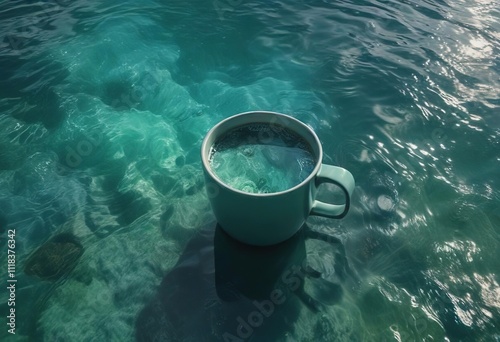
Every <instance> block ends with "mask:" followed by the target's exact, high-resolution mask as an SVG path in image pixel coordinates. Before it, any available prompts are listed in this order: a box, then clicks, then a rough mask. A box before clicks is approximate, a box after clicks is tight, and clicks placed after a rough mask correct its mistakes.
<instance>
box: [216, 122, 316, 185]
mask: <svg viewBox="0 0 500 342" xmlns="http://www.w3.org/2000/svg"><path fill="white" fill-rule="evenodd" d="M209 163H210V167H211V168H212V171H213V172H214V173H215V174H216V176H217V177H218V178H219V179H220V180H221V181H222V182H224V183H225V184H227V185H229V186H230V187H232V188H233V189H237V190H241V191H244V192H249V193H261V194H262V193H273V192H280V191H285V190H288V189H291V188H293V187H294V186H296V185H298V184H300V183H301V182H302V181H304V180H305V179H306V178H307V177H308V176H309V175H310V174H311V173H312V171H313V170H314V167H315V166H316V164H317V158H316V159H315V158H314V154H313V151H312V148H311V146H309V144H308V143H307V142H306V141H305V140H304V139H303V138H302V137H300V136H299V135H298V134H297V133H295V132H294V131H292V130H290V129H287V128H285V127H284V126H279V125H273V126H270V125H264V126H263V125H262V124H249V125H245V126H241V127H237V128H234V129H232V130H230V131H228V132H227V133H225V134H224V135H223V136H222V137H221V138H219V139H217V141H216V142H215V143H214V145H213V146H212V148H211V151H210V157H209Z"/></svg>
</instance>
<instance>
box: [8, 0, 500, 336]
mask: <svg viewBox="0 0 500 342" xmlns="http://www.w3.org/2000/svg"><path fill="white" fill-rule="evenodd" d="M499 23H500V11H499V4H498V1H495V0H491V1H489V0H481V1H478V0H459V1H453V2H452V1H443V0H439V1H430V0H416V1H378V0H377V1H376V0H370V1H349V0H348V1H336V2H325V1H315V0H314V1H306V2H280V1H278V2H276V1H274V2H268V1H254V2H244V1H238V0H235V1H225V0H215V1H209V2H202V1H191V2H186V1H170V2H162V1H146V0H144V1H134V2H132V1H125V2H123V1H121V2H117V1H107V2H94V1H88V0H77V1H74V2H69V1H55V0H54V1H43V2H33V1H16V0H14V1H5V0H4V1H0V37H1V39H0V76H1V77H0V233H1V238H0V264H1V265H3V266H2V267H3V270H4V271H2V272H1V273H0V274H1V278H0V282H2V285H1V286H0V288H1V289H2V290H0V313H1V315H2V317H4V320H5V321H4V322H9V320H10V319H8V318H7V316H8V315H9V314H10V309H11V308H13V307H12V306H9V303H12V300H11V293H12V292H11V291H10V290H9V289H7V287H8V286H9V284H10V283H9V282H8V280H13V279H15V280H16V281H17V282H16V287H15V334H12V333H10V332H9V331H8V330H9V329H10V327H9V325H7V324H5V323H4V324H3V327H2V328H1V329H0V340H2V341H134V340H136V341H150V340H155V338H156V340H164V341H204V340H205V341H224V339H225V340H231V339H232V338H233V337H234V338H235V339H238V338H239V339H241V340H244V341H258V342H267V341H300V342H303V341H304V342H305V341H423V340H427V341H431V340H434V341H443V340H449V341H498V340H499V338H500V335H499V333H498V331H499V327H500V319H499V317H500V301H499V298H500V279H499V273H500V272H499V267H498V260H499V259H500V254H499V253H500V252H499V251H500V216H499V210H498V209H499V208H500V192H499V190H498V189H499V188H500V178H499V177H498V175H499V169H500V168H499V163H500V146H499V135H500V118H499V113H500V110H499V106H500V97H499V91H498V89H500V64H499V63H500V60H499V58H498V56H500V24H499ZM251 110H269V111H276V112H281V113H285V114H289V115H291V116H293V117H295V118H297V119H299V120H301V121H303V122H304V123H306V124H307V125H309V126H310V127H311V128H312V129H313V130H314V131H315V132H316V133H317V135H318V136H319V138H320V140H321V142H322V145H323V150H324V160H323V162H325V163H327V164H332V165H338V166H341V167H344V168H346V169H348V170H349V171H350V172H351V173H352V174H353V175H354V178H355V179H356V188H355V190H354V194H353V198H352V202H351V208H350V211H349V214H348V215H347V216H346V217H345V218H343V219H341V220H331V219H323V218H315V217H311V218H309V219H308V221H307V225H308V229H310V230H312V231H314V232H321V233H323V234H327V235H329V236H332V237H331V238H328V239H326V238H325V239H320V238H305V237H302V235H301V236H298V237H297V240H293V241H291V242H290V243H289V244H286V245H284V246H281V247H280V248H279V249H275V250H265V251H264V250H263V251H259V252H256V251H254V250H246V249H245V248H243V247H241V246H239V245H234V244H232V243H231V242H228V241H226V240H225V239H224V238H221V237H220V236H218V235H217V234H216V233H214V231H215V222H214V217H213V214H212V212H211V209H210V205H209V200H208V198H207V194H206V191H205V187H204V181H203V174H202V167H201V161H200V151H199V150H200V145H201V142H202V139H203V137H204V136H205V134H206V132H208V130H209V129H210V128H211V127H212V126H213V125H215V124H216V123H218V122H219V121H221V120H222V119H224V118H227V117H229V116H231V115H233V114H237V113H240V112H246V111H251ZM325 187H326V186H325ZM328 190H329V189H320V191H319V198H320V199H321V200H325V201H334V198H333V199H332V198H329V195H328V194H329V193H330V192H329V191H328ZM13 231H15V236H14V234H12V232H13ZM9 233H10V234H9ZM60 234H63V235H60ZM64 234H66V235H64ZM68 234H69V235H68ZM214 234H215V238H214ZM304 234H305V230H304ZM9 235H10V236H9ZM313 235H314V234H313ZM65 236H66V237H67V236H72V238H71V239H68V240H64V239H62V237H65ZM74 239H76V240H77V241H78V243H79V244H80V245H81V246H82V247H83V252H82V253H81V254H80V253H76V252H74V251H73V252H71V251H72V248H73V249H74V248H76V247H75V246H78V244H73V245H72V244H71V241H74ZM11 240H13V241H15V246H14V245H13V244H12V242H11ZM324 240H327V241H324ZM54 241H55V242H59V245H57V243H56V244H55V245H56V246H58V247H57V248H51V249H49V250H48V251H47V250H42V252H38V253H35V252H36V251H37V249H38V248H39V247H40V246H42V245H44V244H46V243H48V244H49V246H53V247H54V246H55V245H54V243H55V242H54ZM68 241H69V242H68ZM45 246H47V245H45ZM11 247H13V248H11ZM9 250H14V251H15V261H16V264H15V271H14V272H12V274H13V275H14V277H12V278H10V277H9V274H10V273H9V272H10V271H13V269H12V268H11V269H8V265H9V264H8V260H12V258H9V257H8V253H9V252H8V251H9ZM51 252H52V253H51ZM69 252H71V253H70V255H68V253H69ZM30 256H31V257H32V258H33V257H36V256H38V259H36V258H35V259H36V260H32V259H30ZM40 256H43V258H42V257H40ZM75 259H77V260H76V261H75ZM58 265H59V266H60V267H59V269H63V270H65V272H63V273H61V274H59V273H54V272H55V271H54V269H58V267H57V266H58ZM48 266H50V267H48ZM26 267H28V272H26V271H25V268H26ZM33 272H40V273H41V274H42V275H43V274H45V275H46V276H47V277H46V279H43V278H42V279H40V278H39V277H37V276H35V275H36V273H33ZM44 272H45V273H44ZM47 272H49V273H51V276H48V275H47V274H46V273H47ZM34 274H35V275H34ZM54 278H57V279H54ZM275 290H280V291H281V292H279V291H278V292H276V291H275ZM273 291H274V292H273ZM273 299H274V300H275V301H274V302H273ZM266 300H271V302H272V303H273V305H274V306H275V307H274V308H273V312H272V314H271V313H269V312H268V311H269V310H270V309H269V307H270V306H269V305H267V306H265V308H267V310H268V311H266V310H264V311H262V310H260V311H259V309H258V308H257V306H255V304H254V303H253V302H254V301H257V302H258V304H257V305H258V306H259V307H261V306H262V305H265V304H262V303H267V304H268V302H265V301H266ZM278 303H279V304H278ZM255 310H257V311H256V312H257V313H254V311H255ZM264 313H265V314H264ZM267 313H269V315H267ZM259 315H260V316H259ZM238 317H240V318H241V320H238ZM241 322H244V323H241ZM249 322H250V323H252V324H253V325H250V323H249ZM246 325H248V327H249V328H251V330H252V331H251V332H250V329H249V328H247V329H246V330H245V327H246ZM238 329H239V330H238ZM238 332H239V333H240V334H238ZM230 335H231V336H233V337H231V336H230Z"/></svg>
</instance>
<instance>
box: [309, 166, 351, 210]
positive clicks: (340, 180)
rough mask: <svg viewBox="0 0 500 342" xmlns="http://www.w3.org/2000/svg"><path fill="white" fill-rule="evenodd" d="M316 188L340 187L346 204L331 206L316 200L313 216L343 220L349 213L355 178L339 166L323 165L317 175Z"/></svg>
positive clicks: (313, 206)
mask: <svg viewBox="0 0 500 342" xmlns="http://www.w3.org/2000/svg"><path fill="white" fill-rule="evenodd" d="M315 182H316V187H318V186H320V185H321V184H323V183H332V184H335V185H337V186H339V187H340V188H341V189H342V191H344V195H345V204H341V205H338V204H329V203H325V202H321V201H318V200H314V202H313V205H312V208H311V215H317V216H324V217H330V218H342V217H344V216H345V215H346V214H347V212H348V211H349V206H350V204H351V195H352V192H353V190H354V184H355V183H354V177H353V176H352V174H351V173H350V172H349V171H347V170H346V169H343V168H341V167H338V166H332V165H327V164H321V168H320V170H319V172H318V174H317V175H316V180H315Z"/></svg>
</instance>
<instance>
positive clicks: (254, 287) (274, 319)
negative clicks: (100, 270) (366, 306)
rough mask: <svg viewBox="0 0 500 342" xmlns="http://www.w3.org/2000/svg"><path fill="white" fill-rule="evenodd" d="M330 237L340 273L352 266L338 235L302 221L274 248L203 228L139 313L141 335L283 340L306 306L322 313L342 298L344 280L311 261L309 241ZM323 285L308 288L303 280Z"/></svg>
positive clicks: (214, 227) (145, 337)
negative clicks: (326, 276) (309, 290)
mask: <svg viewBox="0 0 500 342" xmlns="http://www.w3.org/2000/svg"><path fill="white" fill-rule="evenodd" d="M307 239H317V240H323V241H326V242H329V243H330V244H331V245H332V248H333V247H334V248H336V250H337V251H336V256H337V257H338V258H337V259H338V260H336V265H335V273H337V275H338V278H339V279H341V281H342V279H345V278H346V277H353V278H355V275H354V274H353V273H352V271H351V270H350V268H349V266H348V264H347V259H346V257H345V252H344V248H343V245H342V243H341V241H340V240H339V239H337V238H335V237H332V236H329V235H326V234H323V233H319V232H315V231H313V230H311V229H310V228H309V227H307V225H305V226H304V227H303V228H302V229H301V230H300V231H299V232H298V233H297V234H295V235H294V236H293V237H292V238H290V239H289V240H287V241H285V242H282V243H280V244H278V245H275V246H270V247H256V246H249V245H245V244H242V243H240V242H238V241H236V240H234V239H232V238H231V237H230V236H228V235H227V234H226V233H225V232H224V231H223V230H222V229H221V228H220V226H218V225H215V224H212V225H210V226H207V227H205V228H204V229H201V230H200V232H199V233H198V234H197V235H196V236H195V237H194V238H192V239H191V241H190V242H189V243H188V245H187V246H186V248H185V250H184V251H183V253H182V255H181V256H180V258H179V260H178V262H177V264H176V265H175V266H174V267H173V269H172V270H170V271H169V273H168V274H167V275H166V276H165V277H164V278H163V280H162V282H161V284H160V286H159V288H158V292H157V294H156V295H155V297H154V298H153V299H152V300H151V301H150V302H149V303H148V304H147V305H146V307H144V308H143V309H142V311H141V312H140V313H139V316H138V318H137V320H136V340H137V341H197V342H198V341H259V342H265V341H279V340H281V339H283V338H284V336H285V334H287V333H289V332H291V331H293V327H294V323H295V322H296V320H297V318H298V316H299V314H300V312H301V310H303V309H304V310H309V311H310V312H311V313H313V314H314V313H316V314H318V313H320V312H321V311H322V310H323V308H324V307H325V305H334V304H336V303H338V302H339V301H340V300H341V298H342V287H341V284H338V283H333V282H330V281H328V280H326V279H323V278H322V274H321V273H320V272H318V271H316V270H314V269H313V268H311V267H310V266H308V264H307V258H306V256H307V255H306V243H305V242H306V240H307ZM306 279H307V280H308V281H311V283H312V284H314V285H315V286H317V288H318V289H319V290H318V291H313V292H314V293H307V292H306V290H305V288H304V283H305V280H306Z"/></svg>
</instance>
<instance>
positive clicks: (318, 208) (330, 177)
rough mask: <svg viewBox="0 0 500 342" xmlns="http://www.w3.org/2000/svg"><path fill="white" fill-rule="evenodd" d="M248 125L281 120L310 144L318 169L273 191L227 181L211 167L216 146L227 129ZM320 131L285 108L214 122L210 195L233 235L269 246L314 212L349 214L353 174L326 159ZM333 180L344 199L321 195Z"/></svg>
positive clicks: (204, 153) (208, 144) (206, 150)
mask: <svg viewBox="0 0 500 342" xmlns="http://www.w3.org/2000/svg"><path fill="white" fill-rule="evenodd" d="M248 124H264V125H270V126H272V125H278V126H282V127H286V128H287V129H289V130H292V131H293V132H294V133H296V134H297V135H298V136H300V137H301V138H302V139H304V140H305V141H306V142H307V143H308V144H309V145H310V147H311V149H312V152H313V155H314V160H315V165H314V169H313V171H312V172H311V173H310V174H309V175H308V176H307V177H306V178H305V179H304V180H303V181H302V182H301V183H300V184H298V185H296V186H293V187H291V188H289V189H286V190H284V191H280V192H274V193H248V192H244V191H241V190H237V189H234V188H232V187H230V186H229V185H227V184H225V183H224V182H222V181H221V180H220V179H219V178H218V177H217V175H216V174H215V172H214V171H213V170H212V169H211V166H210V160H209V158H210V153H211V149H212V146H213V145H214V144H215V143H216V142H217V141H218V139H220V138H222V137H223V136H224V135H225V133H227V132H228V131H230V130H232V129H234V128H236V127H239V126H243V125H248ZM322 159H323V149H322V147H321V143H320V141H319V138H318V136H317V135H316V134H315V133H314V131H313V130H312V129H311V128H309V127H308V126H307V125H305V124H304V123H302V122H301V121H299V120H297V119H295V118H293V117H291V116H288V115H285V114H280V113H275V112H265V111H255V112H246V113H241V114H237V115H234V116H231V117H229V118H227V119H225V120H223V121H221V122H219V123H218V124H217V125H215V126H214V127H213V128H212V129H211V130H210V131H209V132H208V133H207V135H206V137H205V139H204V140H203V143H202V146H201V160H202V164H203V170H204V174H205V184H206V189H207V194H208V197H209V199H210V204H211V206H212V210H213V212H214V214H215V217H216V219H217V221H218V222H219V224H220V226H221V227H222V229H224V231H226V232H227V233H228V234H229V235H230V236H232V237H233V238H235V239H237V240H239V241H241V242H243V243H247V244H250V245H257V246H267V245H272V244H276V243H280V242H282V241H284V240H286V239H288V238H290V237H292V236H293V235H294V234H295V233H296V232H297V231H298V230H299V229H300V228H301V227H302V225H303V224H304V222H305V221H306V219H307V217H308V216H309V215H318V216H325V217H330V218H342V217H344V216H345V215H346V214H347V212H348V210H349V205H350V199H351V195H352V192H353V190H354V178H353V176H352V175H351V173H350V172H349V171H347V170H345V169H343V168H341V167H337V166H331V165H326V164H322ZM323 183H333V184H335V185H337V186H338V187H340V188H341V189H342V191H343V193H344V197H345V201H344V203H343V204H340V205H338V204H329V203H324V202H321V201H318V200H316V199H315V198H316V193H317V189H318V186H319V185H320V184H323Z"/></svg>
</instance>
